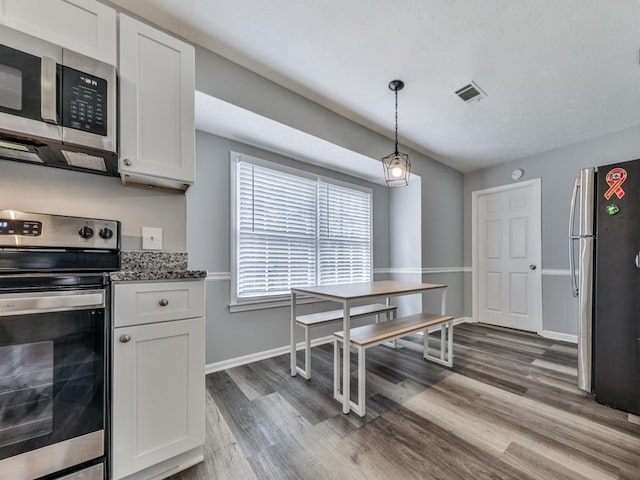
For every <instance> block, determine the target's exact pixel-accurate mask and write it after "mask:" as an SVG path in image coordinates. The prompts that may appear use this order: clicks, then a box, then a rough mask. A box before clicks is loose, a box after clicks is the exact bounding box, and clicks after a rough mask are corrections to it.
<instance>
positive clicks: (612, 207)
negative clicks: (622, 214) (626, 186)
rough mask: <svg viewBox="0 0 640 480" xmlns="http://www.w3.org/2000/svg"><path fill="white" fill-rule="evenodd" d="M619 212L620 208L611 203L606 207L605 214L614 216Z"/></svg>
mask: <svg viewBox="0 0 640 480" xmlns="http://www.w3.org/2000/svg"><path fill="white" fill-rule="evenodd" d="M619 211H620V207H618V205H616V204H615V203H611V204H609V205H607V213H608V214H609V215H615V214H616V213H618V212H619Z"/></svg>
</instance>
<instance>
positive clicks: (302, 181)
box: [235, 156, 371, 299]
mask: <svg viewBox="0 0 640 480" xmlns="http://www.w3.org/2000/svg"><path fill="white" fill-rule="evenodd" d="M239 157H240V158H239V160H238V162H237V171H236V173H237V178H236V256H237V259H236V260H237V262H236V270H235V273H236V278H235V287H236V292H235V293H236V297H237V298H238V299H243V298H244V299H247V298H252V297H264V296H271V295H284V294H288V293H289V289H290V288H291V287H293V286H308V285H316V284H317V285H323V284H332V283H353V282H366V281H370V280H371V193H370V191H363V190H362V189H360V188H355V187H354V188H348V187H345V186H338V185H334V184H332V183H327V182H325V181H323V180H322V179H321V178H317V177H316V178H311V177H309V176H304V175H302V174H301V175H300V176H298V175H295V174H293V173H287V172H284V171H282V170H280V169H278V168H268V167H266V166H264V164H263V162H260V163H259V164H257V163H258V162H252V161H250V160H245V159H244V157H243V156H239ZM246 158H247V159H250V158H251V157H246ZM265 163H266V162H265Z"/></svg>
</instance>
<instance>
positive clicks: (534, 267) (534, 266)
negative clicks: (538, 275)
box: [529, 264, 538, 270]
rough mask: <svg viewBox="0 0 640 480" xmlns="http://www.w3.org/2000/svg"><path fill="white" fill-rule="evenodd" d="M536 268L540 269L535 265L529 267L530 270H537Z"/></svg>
mask: <svg viewBox="0 0 640 480" xmlns="http://www.w3.org/2000/svg"><path fill="white" fill-rule="evenodd" d="M536 268H538V267H537V266H536V265H533V264H531V265H529V270H535V269H536Z"/></svg>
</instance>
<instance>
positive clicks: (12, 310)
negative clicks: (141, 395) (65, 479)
mask: <svg viewBox="0 0 640 480" xmlns="http://www.w3.org/2000/svg"><path fill="white" fill-rule="evenodd" d="M107 327H108V325H107V322H106V320H105V290H104V289H87V290H71V291H43V292H28V293H6V294H0V472H2V475H1V476H2V478H19V479H33V478H39V477H41V476H44V475H48V474H51V473H55V472H59V471H61V470H64V469H67V468H69V467H73V466H75V465H79V464H82V463H84V462H88V461H91V460H93V459H96V458H99V457H101V456H103V454H104V445H105V441H104V425H105V398H106V396H105V378H106V375H105V368H106V365H105V354H106V351H107V350H106V343H105V342H106V341H107V335H106V329H107Z"/></svg>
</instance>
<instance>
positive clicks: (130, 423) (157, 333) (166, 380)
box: [112, 318, 205, 480]
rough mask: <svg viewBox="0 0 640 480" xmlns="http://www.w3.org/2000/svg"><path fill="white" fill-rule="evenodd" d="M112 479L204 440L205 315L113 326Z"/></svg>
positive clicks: (133, 471)
mask: <svg viewBox="0 0 640 480" xmlns="http://www.w3.org/2000/svg"><path fill="white" fill-rule="evenodd" d="M114 335H115V336H114V340H113V405H112V411H113V422H112V424H113V446H112V452H113V475H112V478H113V479H114V480H116V479H120V478H123V477H126V476H127V475H131V474H132V473H135V472H138V471H141V470H144V469H145V468H147V467H150V466H152V465H155V464H157V463H160V462H162V461H164V460H167V459H170V458H172V457H174V456H176V455H179V454H180V453H184V452H186V451H188V450H191V449H193V448H196V447H198V446H200V445H202V444H203V443H204V422H205V418H204V397H205V393H204V319H203V318H196V319H191V320H176V321H173V322H164V323H154V324H149V325H141V326H135V327H122V328H116V329H115V330H114Z"/></svg>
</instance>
